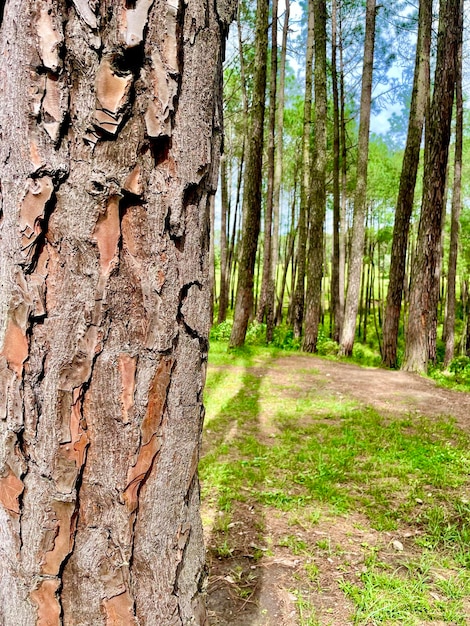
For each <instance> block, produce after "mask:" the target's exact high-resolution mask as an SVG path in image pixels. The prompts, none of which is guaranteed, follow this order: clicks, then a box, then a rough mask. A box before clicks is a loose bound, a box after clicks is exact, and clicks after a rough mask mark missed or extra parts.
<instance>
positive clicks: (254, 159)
mask: <svg viewBox="0 0 470 626" xmlns="http://www.w3.org/2000/svg"><path fill="white" fill-rule="evenodd" d="M268 23H269V0H258V4H257V9H256V35H255V71H254V78H253V99H252V102H251V114H250V119H249V130H248V134H247V143H248V148H247V157H246V166H245V174H244V179H243V180H244V185H243V225H242V244H241V245H242V250H241V254H240V262H239V267H238V287H237V297H236V301H235V311H234V315H233V328H232V333H231V335H230V345H231V346H232V347H236V346H241V345H243V343H244V342H245V336H246V331H247V328H248V320H249V318H250V315H251V313H252V309H253V273H254V269H255V261H256V252H257V249H258V237H259V231H260V221H261V175H262V165H263V130H264V110H265V100H266V93H265V92H266V61H267V54H268Z"/></svg>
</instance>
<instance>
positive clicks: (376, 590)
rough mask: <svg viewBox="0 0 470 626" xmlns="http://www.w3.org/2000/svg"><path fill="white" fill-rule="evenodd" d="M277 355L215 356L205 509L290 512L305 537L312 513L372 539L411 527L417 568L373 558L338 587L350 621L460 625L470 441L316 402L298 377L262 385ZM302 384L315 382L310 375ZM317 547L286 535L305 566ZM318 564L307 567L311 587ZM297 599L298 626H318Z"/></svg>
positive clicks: (469, 563) (429, 425)
mask: <svg viewBox="0 0 470 626" xmlns="http://www.w3.org/2000/svg"><path fill="white" fill-rule="evenodd" d="M273 358H274V356H273V352H272V351H269V350H266V351H265V350H262V351H255V350H254V349H253V348H251V349H250V350H248V351H247V352H243V353H237V354H227V353H225V354H221V353H217V352H216V354H215V357H214V360H215V363H216V366H215V367H214V366H212V367H211V368H209V373H208V384H207V387H206V400H205V403H206V408H207V418H206V438H205V444H204V445H205V448H206V452H205V455H204V457H203V458H202V459H201V463H200V476H201V480H202V494H203V498H204V499H205V501H206V502H208V505H209V506H210V508H211V509H212V508H213V509H216V510H218V511H221V512H223V514H224V515H225V516H226V515H227V514H228V513H230V511H233V510H236V507H237V503H242V502H247V501H248V502H253V503H256V504H257V505H258V506H260V507H266V508H267V509H269V510H278V511H280V512H289V513H288V515H289V524H290V525H291V526H295V525H298V526H299V528H301V529H309V528H311V527H312V526H313V525H314V524H315V523H317V522H318V520H319V517H320V515H319V513H318V508H319V507H321V508H322V511H323V510H324V511H325V513H326V514H328V516H335V515H338V514H342V515H344V516H347V515H349V514H352V513H353V512H354V513H359V514H361V515H363V516H365V518H364V519H368V523H369V524H370V527H371V528H373V529H375V530H376V531H380V532H385V531H393V530H396V529H399V528H402V527H403V525H405V526H406V527H407V528H412V529H414V531H413V532H414V534H413V539H412V540H410V541H413V545H414V550H415V551H417V552H419V553H420V554H421V559H419V560H418V561H414V562H402V563H401V565H400V567H399V568H398V569H390V566H389V565H387V564H386V563H383V562H381V561H380V560H379V558H378V557H377V555H376V553H375V552H371V554H370V555H369V557H367V559H366V569H365V571H363V572H362V573H360V578H358V579H357V582H355V581H354V580H353V581H351V580H343V582H342V583H341V588H342V591H343V592H344V593H345V594H346V595H347V597H348V598H350V599H351V600H352V602H353V603H354V605H355V607H356V614H355V618H354V624H363V625H366V624H382V623H383V624H387V625H391V624H396V625H398V624H406V625H409V626H412V625H413V624H419V623H420V622H422V621H423V620H427V621H430V620H441V621H443V622H445V623H449V624H450V623H455V624H465V623H466V622H465V618H464V612H465V611H464V604H463V602H464V598H468V597H469V596H470V582H469V581H470V573H469V572H470V504H469V502H468V500H467V499H466V497H465V496H466V494H468V485H469V476H470V454H469V450H470V445H469V444H470V438H469V436H468V435H467V434H466V433H464V432H463V431H461V430H460V429H458V428H457V427H456V426H455V424H454V422H453V421H452V420H450V419H448V418H444V417H443V418H441V419H436V418H434V419H432V420H431V419H427V418H426V417H423V416H416V415H410V416H401V417H396V418H392V417H390V416H389V415H386V416H384V415H381V414H380V413H378V412H377V411H375V410H373V409H371V408H368V407H363V406H360V405H359V404H358V403H357V402H355V401H352V400H350V399H349V398H338V397H335V396H333V395H332V394H331V393H330V394H328V392H327V390H326V391H324V392H323V393H322V390H321V385H319V388H318V389H314V388H313V387H312V386H310V387H305V388H302V386H301V385H300V386H299V385H298V383H296V382H295V375H296V372H294V371H290V372H289V377H292V378H293V380H294V382H292V381H285V383H282V384H280V385H276V384H275V383H274V382H273V379H269V378H268V377H267V374H268V368H269V366H270V364H271V363H272V362H273ZM211 363H212V360H211ZM305 375H306V376H307V375H308V376H309V377H310V378H309V380H312V376H313V377H314V376H315V373H314V372H313V368H312V371H310V370H308V373H305ZM276 380H277V378H276ZM313 380H314V379H313ZM223 519H230V516H228V517H224V518H223ZM215 522H217V519H216V520H215ZM215 522H214V519H213V520H212V525H214V523H215ZM222 534H223V533H222ZM321 541H327V539H325V540H323V539H319V540H318V541H317V543H316V545H312V546H309V545H306V544H305V542H304V540H303V539H301V538H299V537H297V536H296V535H295V534H290V535H285V537H284V539H283V543H282V542H281V544H280V545H282V546H284V547H285V548H287V549H289V551H290V552H291V553H292V554H293V555H300V556H302V557H309V558H313V557H312V555H313V550H317V551H322V550H323V552H325V549H324V548H323V547H322V546H321V545H320V542H321ZM217 549H218V550H219V549H220V551H221V554H222V553H224V554H225V553H227V554H229V552H228V551H229V550H230V546H226V545H224V543H223V541H222V543H221V544H220V545H218V547H217ZM331 550H332V548H331V546H328V551H327V552H326V554H330V551H331ZM431 555H432V556H431ZM433 559H434V561H433ZM317 567H318V565H317V563H315V562H314V561H313V560H312V561H311V568H310V569H311V571H310V574H311V575H312V576H311V578H312V577H313V578H315V579H316V578H317V576H316V572H317ZM344 569H345V570H347V566H345V568H344ZM341 571H343V570H341ZM437 571H438V572H440V574H439V575H438V574H436V573H435V572H437ZM313 574H315V576H313ZM304 575H305V576H307V570H304ZM295 594H296V595H297V598H298V600H297V607H298V610H299V614H300V615H303V617H302V618H301V622H300V623H303V624H317V623H318V622H317V621H316V617H315V614H314V612H313V613H312V612H311V609H312V607H311V606H310V605H309V604H308V599H307V598H306V597H305V595H303V592H302V591H300V590H297V591H296V592H295ZM302 620H304V621H302Z"/></svg>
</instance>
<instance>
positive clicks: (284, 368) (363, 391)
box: [203, 355, 470, 626]
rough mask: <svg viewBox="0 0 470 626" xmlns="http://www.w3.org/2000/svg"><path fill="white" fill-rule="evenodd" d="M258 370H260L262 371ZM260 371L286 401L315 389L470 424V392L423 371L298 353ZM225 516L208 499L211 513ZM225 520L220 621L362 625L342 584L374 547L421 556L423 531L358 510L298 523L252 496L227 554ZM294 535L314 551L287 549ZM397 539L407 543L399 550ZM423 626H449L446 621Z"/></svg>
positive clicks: (210, 548)
mask: <svg viewBox="0 0 470 626" xmlns="http://www.w3.org/2000/svg"><path fill="white" fill-rule="evenodd" d="M249 369H252V370H253V371H254V372H256V368H249ZM260 375H262V376H263V377H264V379H265V381H267V383H268V384H272V385H275V386H276V389H277V390H278V391H277V393H278V394H279V399H280V401H281V400H282V397H284V396H285V397H290V398H292V397H298V398H302V397H303V396H304V395H305V392H306V390H309V392H311V390H312V389H315V390H316V392H317V393H318V396H319V398H320V397H323V398H327V397H329V398H338V399H339V400H343V401H345V402H354V403H357V404H358V405H359V406H361V405H362V406H369V407H373V408H375V409H377V410H378V411H380V412H382V413H387V414H389V415H390V416H394V415H395V416H402V415H406V414H411V415H413V414H419V415H423V416H426V417H429V418H432V417H437V416H452V417H453V418H455V420H456V423H457V425H458V426H459V427H460V428H462V429H464V430H466V431H468V430H469V429H470V394H466V393H462V392H453V391H449V390H445V389H440V388H438V387H436V385H435V384H434V383H433V382H432V381H430V380H427V379H425V378H421V377H419V376H417V375H413V374H409V373H405V372H394V371H389V370H384V369H372V368H370V369H366V368H361V367H358V366H355V365H352V364H348V363H337V362H334V361H328V360H324V359H320V358H316V357H310V356H298V355H289V356H283V357H281V358H278V359H276V360H275V361H274V362H273V363H272V367H271V368H269V369H268V370H266V369H262V370H261V369H260ZM259 423H260V425H261V430H260V436H261V437H262V438H263V439H264V438H269V437H272V436H274V435H275V434H276V427H275V425H273V424H271V421H270V416H269V415H267V414H263V409H262V407H261V412H260V416H259ZM223 515H224V513H223V512H219V511H208V510H207V506H206V509H204V505H203V516H205V517H206V518H207V517H212V519H217V516H223ZM216 526H217V525H216V524H215V525H214V524H212V526H211V527H208V528H206V546H207V554H208V565H209V568H210V576H209V582H208V590H207V591H208V610H209V623H210V624H211V625H212V626H300V625H303V624H318V625H320V626H347V625H349V624H353V621H352V614H353V605H352V603H351V601H350V600H349V599H348V598H347V596H346V595H345V594H344V592H343V591H342V590H341V588H342V586H343V585H344V584H345V583H347V582H348V581H350V582H353V583H354V582H357V580H358V579H359V577H360V576H361V573H363V572H364V571H365V569H364V568H367V565H366V563H367V558H368V556H370V554H371V551H373V550H376V551H377V550H380V558H381V560H383V561H385V562H387V561H389V562H390V563H391V564H392V565H393V567H394V568H396V569H399V568H400V567H402V563H403V562H405V561H406V560H407V559H408V560H409V559H410V558H412V557H413V555H414V553H415V552H416V553H417V550H416V547H415V543H414V538H415V536H416V534H417V533H419V531H418V530H416V529H410V528H406V527H401V528H400V530H399V531H396V532H393V533H391V532H379V531H377V530H374V529H373V528H371V527H370V522H369V521H368V519H367V518H365V517H364V516H362V515H360V514H355V513H350V514H348V515H343V516H335V517H331V516H328V513H326V512H325V513H324V514H321V515H320V519H319V522H318V523H317V524H314V525H312V524H310V525H309V524H303V523H302V521H299V522H296V521H295V520H294V521H293V520H292V519H291V518H290V517H289V513H283V512H280V511H278V510H275V509H269V508H267V507H260V506H259V505H258V504H257V503H256V502H254V501H253V502H250V499H249V497H248V498H247V500H246V502H244V503H241V504H240V506H237V510H236V511H233V512H232V514H231V522H230V524H229V525H228V528H226V529H225V531H224V533H223V536H224V538H225V540H226V545H227V546H228V547H229V552H228V553H226V554H221V553H220V541H221V536H222V533H221V531H220V530H214V528H216ZM286 537H291V541H294V542H295V540H296V539H298V541H299V542H300V544H302V542H303V543H305V544H307V545H308V546H309V547H310V550H309V554H308V555H306V554H303V553H302V551H300V552H299V553H295V551H293V550H292V547H291V546H290V547H289V546H286ZM397 541H398V542H399V544H397ZM397 545H401V548H400V549H399V550H397ZM312 555H313V556H312ZM306 566H307V567H306ZM308 567H310V568H311V569H312V571H314V570H315V571H316V572H317V574H316V576H315V577H312V579H311V580H309V579H308V576H306V575H305V572H306V570H307V571H308ZM438 575H439V574H438V573H437V574H436V576H438ZM299 594H300V595H301V596H302V598H304V599H305V601H306V602H307V603H308V604H310V606H312V607H314V609H315V613H316V620H317V621H312V622H308V621H306V620H304V621H302V618H301V617H300V615H299V610H298V598H299ZM371 624H372V622H371ZM422 624H423V626H424V625H425V624H434V626H439V625H440V624H443V622H429V621H427V622H424V621H423V622H422ZM468 624H470V621H469V622H468Z"/></svg>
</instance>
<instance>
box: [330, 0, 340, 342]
mask: <svg viewBox="0 0 470 626" xmlns="http://www.w3.org/2000/svg"><path fill="white" fill-rule="evenodd" d="M337 16H338V6H337V2H336V0H332V3H331V88H332V96H333V255H332V260H331V304H330V311H331V315H332V317H333V339H334V340H335V341H339V338H340V336H341V325H342V308H343V301H342V298H341V295H340V252H339V251H340V227H341V208H340V206H341V205H340V202H341V196H340V187H339V180H340V171H339V165H340V160H339V156H340V127H339V90H338V71H337V48H338V45H337V38H338V35H337Z"/></svg>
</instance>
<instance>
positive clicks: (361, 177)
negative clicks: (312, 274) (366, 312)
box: [340, 0, 376, 356]
mask: <svg viewBox="0 0 470 626" xmlns="http://www.w3.org/2000/svg"><path fill="white" fill-rule="evenodd" d="M375 12H376V8H375V0H367V4H366V32H365V41H364V63H363V69H362V87H361V109H360V119H359V138H358V153H357V183H356V192H355V196H354V216H353V227H352V238H351V253H350V256H349V269H348V287H347V292H346V304H345V313H344V325H343V328H342V333H341V344H340V353H341V354H343V355H346V356H347V355H350V354H351V353H352V349H353V345H354V335H355V332H356V317H357V311H358V306H359V289H360V282H361V269H362V255H363V250H364V232H365V231H364V228H365V224H364V222H365V216H366V201H367V162H368V156H369V127H370V107H371V93H372V73H373V63H374V43H375Z"/></svg>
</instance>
